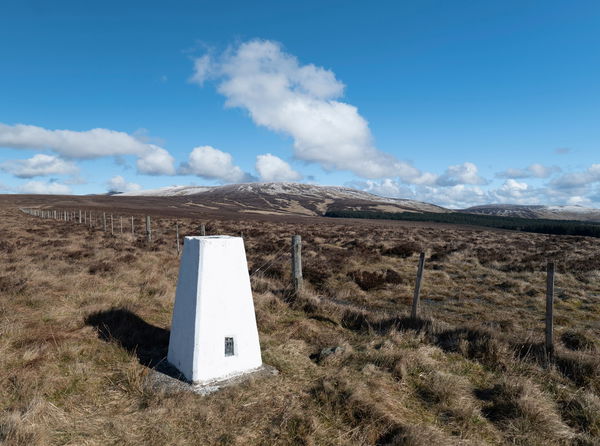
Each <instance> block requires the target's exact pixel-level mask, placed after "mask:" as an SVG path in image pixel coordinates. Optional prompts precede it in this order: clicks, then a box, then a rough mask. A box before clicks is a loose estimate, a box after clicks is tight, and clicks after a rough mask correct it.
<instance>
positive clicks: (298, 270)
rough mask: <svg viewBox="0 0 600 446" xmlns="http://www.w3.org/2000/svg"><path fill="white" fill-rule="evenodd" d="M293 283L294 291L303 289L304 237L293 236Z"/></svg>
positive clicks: (297, 291)
mask: <svg viewBox="0 0 600 446" xmlns="http://www.w3.org/2000/svg"><path fill="white" fill-rule="evenodd" d="M292 285H293V286H294V293H296V294H298V293H299V292H300V291H302V285H303V283H302V237H300V236H299V235H294V236H292Z"/></svg>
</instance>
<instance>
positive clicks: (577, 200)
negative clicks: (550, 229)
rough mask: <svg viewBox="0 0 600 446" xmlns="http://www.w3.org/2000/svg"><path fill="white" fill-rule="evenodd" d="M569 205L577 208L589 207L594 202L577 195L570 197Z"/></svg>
mask: <svg viewBox="0 0 600 446" xmlns="http://www.w3.org/2000/svg"><path fill="white" fill-rule="evenodd" d="M567 204H570V205H576V206H588V205H590V204H592V200H591V199H589V198H587V197H581V196H578V195H575V196H573V197H569V199H568V200H567Z"/></svg>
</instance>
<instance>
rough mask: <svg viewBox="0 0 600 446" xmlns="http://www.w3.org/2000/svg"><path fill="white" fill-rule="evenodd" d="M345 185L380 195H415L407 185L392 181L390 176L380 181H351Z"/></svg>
mask: <svg viewBox="0 0 600 446" xmlns="http://www.w3.org/2000/svg"><path fill="white" fill-rule="evenodd" d="M347 185H348V187H353V188H356V189H360V190H364V191H365V192H369V193H371V194H375V195H379V196H382V197H391V198H414V195H415V193H414V191H413V190H412V189H411V188H410V187H409V186H406V185H404V184H401V183H399V182H398V181H394V180H393V179H392V178H384V179H383V180H381V181H375V180H367V181H352V182H350V183H348V184H347Z"/></svg>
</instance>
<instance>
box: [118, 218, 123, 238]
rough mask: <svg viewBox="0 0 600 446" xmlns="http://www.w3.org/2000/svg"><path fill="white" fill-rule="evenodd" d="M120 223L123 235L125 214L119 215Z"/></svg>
mask: <svg viewBox="0 0 600 446" xmlns="http://www.w3.org/2000/svg"><path fill="white" fill-rule="evenodd" d="M119 225H120V226H121V235H123V216H119Z"/></svg>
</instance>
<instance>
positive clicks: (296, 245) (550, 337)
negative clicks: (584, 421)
mask: <svg viewBox="0 0 600 446" xmlns="http://www.w3.org/2000/svg"><path fill="white" fill-rule="evenodd" d="M19 210H20V211H21V212H23V213H25V214H27V215H31V216H34V217H39V218H42V219H49V220H58V221H65V222H72V223H75V224H83V225H89V228H90V229H95V228H96V226H95V224H94V221H95V220H94V213H93V212H92V211H83V212H82V211H81V210H78V211H67V210H55V209H39V208H20V209H19ZM97 218H98V219H99V218H100V217H97ZM142 221H144V220H142ZM145 223H146V225H145V230H146V231H145V232H146V233H145V239H146V242H147V243H148V244H151V243H152V242H153V240H157V239H158V237H156V236H157V235H158V234H159V233H160V232H159V228H160V225H156V227H155V228H154V231H153V227H152V221H151V217H150V216H149V215H146V216H145ZM110 224H111V235H112V236H114V217H113V214H110ZM119 226H120V233H121V234H123V216H122V215H120V216H119ZM174 226H175V252H176V253H177V255H178V256H179V255H180V253H181V242H180V227H179V221H178V220H175V225H174ZM102 229H103V231H104V233H105V234H106V233H107V230H108V228H107V216H106V212H103V213H102ZM198 229H199V232H200V235H201V236H205V235H206V225H205V224H204V223H202V224H201V225H200V227H199V228H198ZM153 234H154V235H155V237H153ZM131 235H132V237H133V238H134V239H135V238H136V235H135V217H134V216H133V215H132V216H131ZM284 250H285V247H283V248H281V249H280V250H279V251H278V252H277V253H276V254H275V257H274V258H273V259H272V260H271V261H268V262H266V263H265V264H263V265H261V266H260V267H259V268H257V269H256V270H255V271H254V272H253V273H252V274H251V277H253V276H254V275H255V274H257V273H258V272H261V271H262V272H265V271H266V270H268V269H269V268H270V267H271V266H272V264H273V263H275V262H276V261H278V260H280V259H281V258H282V257H283V256H284V255H285V254H282V252H283V251H284ZM288 255H289V254H288ZM290 260H291V271H292V274H291V286H292V288H293V290H294V293H295V294H296V295H298V294H300V293H301V292H302V290H303V288H304V283H303V275H302V238H301V236H300V235H294V236H293V237H292V240H291V257H290ZM424 271H425V253H424V252H421V253H419V260H418V266H417V275H416V279H415V287H414V295H413V300H412V306H411V318H413V319H417V318H419V306H420V294H421V287H422V284H423V278H424ZM555 274H556V264H555V263H554V262H552V261H549V262H548V263H547V265H546V308H545V333H544V334H545V342H544V347H545V352H546V356H547V358H548V361H552V360H553V358H554V352H555V345H554V320H553V319H554V280H555Z"/></svg>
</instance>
